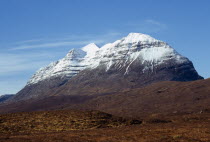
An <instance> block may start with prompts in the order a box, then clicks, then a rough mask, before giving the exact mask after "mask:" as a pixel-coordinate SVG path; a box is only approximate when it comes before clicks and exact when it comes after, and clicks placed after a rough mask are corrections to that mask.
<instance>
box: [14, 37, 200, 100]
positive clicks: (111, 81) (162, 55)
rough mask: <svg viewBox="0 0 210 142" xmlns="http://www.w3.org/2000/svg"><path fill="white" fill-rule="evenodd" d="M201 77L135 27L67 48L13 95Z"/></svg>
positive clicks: (92, 91)
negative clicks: (126, 32)
mask: <svg viewBox="0 0 210 142" xmlns="http://www.w3.org/2000/svg"><path fill="white" fill-rule="evenodd" d="M198 79H203V78H202V77H201V76H199V75H198V73H197V72H196V70H195V69H194V66H193V64H192V62H191V61H190V60H189V59H188V58H186V57H184V56H182V55H180V54H179V53H177V52H176V51H175V50H174V49H173V48H172V47H170V46H169V45H168V44H167V43H165V42H163V41H160V40H157V39H154V38H153V37H151V36H149V35H145V34H140V33H130V34H129V35H128V36H127V37H124V38H122V39H120V40H117V41H115V42H113V43H108V44H106V45H104V46H102V47H101V48H99V47H98V46H97V45H95V44H94V43H92V44H89V45H87V46H85V47H83V48H81V49H72V50H71V51H70V52H69V53H68V54H67V55H66V56H65V57H64V58H63V59H61V60H59V61H57V62H53V63H51V64H50V65H49V66H47V67H44V68H41V69H40V70H39V71H37V72H36V73H35V74H34V75H33V77H32V78H31V79H30V80H29V81H28V83H27V85H26V86H25V87H24V88H23V89H22V90H21V91H20V92H18V93H17V95H16V96H15V97H13V99H12V100H13V101H14V100H15V101H20V100H27V99H31V98H39V99H40V98H45V97H49V96H59V95H71V96H94V95H105V94H112V93H113V92H118V91H122V90H127V89H130V88H138V87H143V86H146V85H148V84H151V83H154V82H159V81H193V80H198Z"/></svg>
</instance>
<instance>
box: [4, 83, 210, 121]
mask: <svg viewBox="0 0 210 142" xmlns="http://www.w3.org/2000/svg"><path fill="white" fill-rule="evenodd" d="M64 89H65V88H64ZM209 102H210V79H206V80H198V81H192V82H159V83H155V84H152V85H149V86H147V87H144V88H134V89H128V90H124V91H121V92H115V93H110V94H105V95H97V96H80V95H75V96H66V95H61V96H56V95H55V96H51V97H47V98H41V99H35V100H33V99H31V100H27V101H22V102H16V103H11V104H1V105H0V112H1V113H8V112H21V111H37V110H55V109H80V110H87V109H88V110H100V111H103V112H107V113H110V114H113V115H117V116H123V117H143V116H147V115H150V114H160V113H161V114H172V113H173V114H174V113H175V114H176V113H192V112H201V111H202V112H205V111H209V110H210V103H209Z"/></svg>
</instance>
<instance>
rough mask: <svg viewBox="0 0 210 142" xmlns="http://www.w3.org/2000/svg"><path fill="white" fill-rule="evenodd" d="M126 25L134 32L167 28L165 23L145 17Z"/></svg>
mask: <svg viewBox="0 0 210 142" xmlns="http://www.w3.org/2000/svg"><path fill="white" fill-rule="evenodd" d="M127 27H128V28H129V27H130V29H132V30H134V31H136V32H142V33H148V34H151V33H158V32H162V31H165V30H166V29H167V28H168V27H167V25H166V24H164V23H162V22H159V21H156V20H153V19H146V20H142V21H138V22H132V23H128V24H127Z"/></svg>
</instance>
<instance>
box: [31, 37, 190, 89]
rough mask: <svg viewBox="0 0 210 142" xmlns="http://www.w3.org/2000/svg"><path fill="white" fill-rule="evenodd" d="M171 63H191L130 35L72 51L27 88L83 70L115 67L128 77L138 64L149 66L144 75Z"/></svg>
mask: <svg viewBox="0 0 210 142" xmlns="http://www.w3.org/2000/svg"><path fill="white" fill-rule="evenodd" d="M169 59H173V60H174V62H176V63H182V62H188V61H189V60H188V59H187V58H185V57H183V56H181V55H180V54H178V53H177V52H176V51H175V50H174V49H173V48H171V47H170V46H169V45H168V44H167V43H165V42H162V41H160V40H157V39H154V38H153V37H151V36H149V35H145V34H140V33H130V34H129V35H128V36H127V37H124V38H122V39H121V40H117V41H115V42H113V43H108V44H106V45H104V46H102V47H101V48H99V47H98V46H97V45H95V44H94V43H91V44H89V45H87V46H85V47H83V48H81V49H72V50H71V51H69V53H68V54H67V55H66V56H65V57H64V58H63V59H60V60H59V61H57V62H53V63H51V64H50V65H48V66H47V67H45V68H41V69H40V70H39V71H37V72H36V74H35V75H33V77H32V78H31V79H30V80H29V81H28V83H27V85H31V84H35V83H38V82H39V81H42V80H45V79H48V78H51V77H57V76H61V77H62V76H67V77H73V76H75V75H77V74H78V72H80V71H81V70H84V69H88V68H89V69H93V68H97V67H99V66H103V67H105V68H106V71H108V70H109V69H110V68H112V67H115V68H118V69H121V68H126V71H125V74H128V73H129V67H130V66H131V64H132V63H133V62H134V61H137V60H138V61H139V64H145V68H144V69H143V70H142V72H144V71H146V70H148V69H151V68H154V66H155V65H159V64H162V63H164V62H165V61H167V60H169Z"/></svg>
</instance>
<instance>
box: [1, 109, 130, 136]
mask: <svg viewBox="0 0 210 142" xmlns="http://www.w3.org/2000/svg"><path fill="white" fill-rule="evenodd" d="M133 122H134V121H132V120H126V119H123V118H121V117H115V116H112V115H111V114H107V113H102V112H99V111H72V110H71V111H70V110H62V111H41V112H24V113H12V114H4V115H0V133H6V134H15V133H37V132H39V133H40V132H61V131H69V130H83V129H95V128H107V127H119V126H125V125H129V124H131V123H133Z"/></svg>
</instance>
